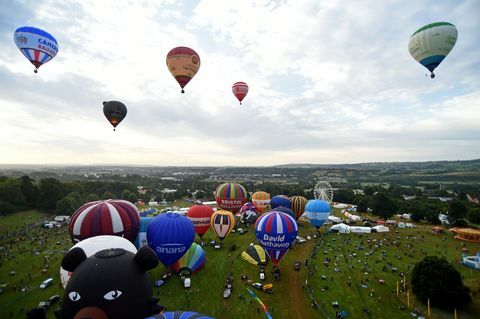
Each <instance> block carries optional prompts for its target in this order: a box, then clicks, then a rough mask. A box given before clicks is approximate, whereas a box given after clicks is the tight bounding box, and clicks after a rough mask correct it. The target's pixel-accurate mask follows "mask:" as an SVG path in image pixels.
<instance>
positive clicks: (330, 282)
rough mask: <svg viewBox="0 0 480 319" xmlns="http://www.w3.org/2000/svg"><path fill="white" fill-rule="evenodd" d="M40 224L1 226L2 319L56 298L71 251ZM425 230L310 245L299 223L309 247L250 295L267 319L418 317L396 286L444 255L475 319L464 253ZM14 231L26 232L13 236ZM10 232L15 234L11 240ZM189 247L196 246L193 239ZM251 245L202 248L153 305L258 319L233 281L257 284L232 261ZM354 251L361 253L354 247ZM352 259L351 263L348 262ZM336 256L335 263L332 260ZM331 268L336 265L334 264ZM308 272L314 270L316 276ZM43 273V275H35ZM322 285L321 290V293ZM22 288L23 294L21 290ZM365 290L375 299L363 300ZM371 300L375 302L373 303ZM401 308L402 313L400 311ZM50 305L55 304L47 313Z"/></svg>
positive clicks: (479, 276)
mask: <svg viewBox="0 0 480 319" xmlns="http://www.w3.org/2000/svg"><path fill="white" fill-rule="evenodd" d="M29 216H31V217H29ZM43 219H45V216H44V215H42V214H40V213H38V212H35V211H28V212H22V213H18V214H15V215H12V216H8V217H1V219H0V222H1V223H0V225H1V226H0V227H1V228H0V229H1V234H2V239H1V242H0V247H2V248H0V249H1V250H0V252H1V254H2V259H1V267H0V270H1V272H0V284H7V285H6V286H5V287H3V288H1V289H3V293H2V294H0V309H2V312H1V313H2V316H1V317H2V318H4V317H5V318H9V317H10V316H11V317H12V318H23V317H25V312H26V311H27V310H28V309H30V308H32V307H35V306H37V305H38V303H39V302H40V301H42V300H46V299H47V298H48V297H50V296H51V295H54V294H60V295H61V294H62V291H63V289H62V288H61V286H60V279H59V265H60V262H61V258H62V256H63V254H64V252H65V251H66V250H67V249H69V248H70V247H71V246H72V244H71V242H70V238H69V236H68V230H67V227H63V228H60V229H43V228H41V227H40V226H39V225H38V223H39V222H40V221H41V220H43ZM35 223H37V225H35ZM26 224H30V226H26ZM27 229H28V230H27ZM429 229H430V226H428V225H423V226H419V227H418V228H416V229H400V230H398V234H397V233H395V231H392V232H390V233H387V234H385V235H384V234H366V235H357V234H338V235H337V234H325V233H323V232H324V230H325V228H323V229H322V235H321V236H319V237H317V238H313V234H315V233H316V230H315V229H314V228H313V227H311V226H310V225H309V223H307V222H300V223H299V230H300V236H303V237H306V236H307V235H311V236H312V240H310V241H307V242H305V243H303V244H301V245H299V246H297V247H294V248H293V249H291V250H290V251H289V252H288V253H287V254H286V255H285V256H284V258H283V259H282V261H281V263H280V269H281V271H282V273H281V279H280V281H278V282H277V281H273V275H272V274H271V270H272V265H271V264H268V265H267V267H266V274H267V278H266V280H265V282H264V283H267V282H272V283H273V294H268V293H265V292H262V291H258V290H256V291H255V292H256V294H257V296H258V297H259V298H260V299H262V301H263V302H264V303H265V304H266V305H267V307H268V309H269V310H270V312H271V314H272V316H273V318H334V317H335V311H336V310H338V311H340V310H346V311H347V312H348V313H349V314H350V315H349V317H348V318H387V317H388V318H392V319H393V318H410V317H412V316H411V314H410V312H411V311H412V310H413V309H414V308H415V307H418V308H419V309H420V310H421V311H422V314H425V311H426V306H425V305H422V304H419V303H418V302H417V301H416V300H415V298H414V296H413V294H411V295H410V307H407V300H406V293H405V292H402V293H400V295H399V296H398V297H397V296H396V291H395V290H396V282H397V280H398V281H400V280H401V279H402V278H401V277H400V276H399V273H400V272H407V273H408V272H409V269H408V268H409V266H410V267H413V264H414V263H415V262H417V261H419V260H420V259H421V258H423V253H424V252H425V253H426V254H428V255H444V256H445V257H446V258H447V259H448V260H449V261H451V262H453V263H454V264H455V266H456V268H457V269H458V270H459V271H460V272H461V274H462V276H463V277H464V283H465V284H466V285H467V286H469V287H470V288H471V289H472V291H473V292H474V293H475V295H473V294H472V299H473V302H472V304H471V305H470V307H469V308H468V309H466V310H463V311H460V312H459V318H462V319H463V318H472V319H473V318H478V316H476V315H475V314H478V313H480V272H479V271H475V270H471V269H470V268H467V267H464V266H462V265H460V264H459V263H458V261H459V260H460V255H461V251H460V250H461V248H462V247H463V246H462V242H460V241H458V240H456V239H454V238H453V236H452V235H451V234H447V235H445V239H444V240H443V239H442V236H438V235H432V234H430V233H429V232H428V230H429ZM21 230H27V231H25V232H24V233H20V231H21ZM13 231H16V232H17V233H16V234H14V235H12V234H11V232H13ZM413 236H415V239H413ZM422 236H423V238H422ZM407 237H409V238H407ZM214 238H215V235H214V234H213V232H212V231H211V230H210V231H209V232H207V234H205V236H204V241H210V240H212V239H214ZM374 240H376V241H375V242H374ZM196 241H197V242H199V240H198V238H197V240H196ZM369 241H370V243H369ZM380 241H382V246H380ZM393 241H397V242H398V243H400V246H399V247H397V246H396V244H394V245H391V246H388V244H391V243H392V242H393ZM251 242H254V232H253V231H252V229H250V231H249V232H248V233H247V234H244V235H240V234H239V233H231V234H230V235H229V236H228V237H227V238H226V239H225V240H224V242H223V247H222V248H221V249H219V250H217V249H215V248H213V247H211V246H210V245H205V251H206V254H207V262H206V265H205V268H204V269H203V270H201V271H200V272H199V273H197V274H194V275H193V276H192V288H191V289H190V290H188V291H187V290H185V289H184V288H183V287H182V284H181V281H180V278H179V277H178V276H172V278H171V279H170V280H169V281H168V282H167V283H166V284H165V285H164V286H162V287H160V288H154V293H155V295H156V296H158V297H159V298H160V304H162V305H164V306H166V307H167V308H168V309H169V310H180V309H192V310H195V311H198V312H202V313H205V314H209V315H211V316H213V317H215V318H218V319H221V318H265V315H264V314H263V311H261V310H260V312H259V307H258V304H257V303H256V301H255V300H253V298H251V297H250V295H248V292H247V290H246V287H248V285H246V283H245V282H242V280H241V279H240V276H241V275H247V276H248V278H249V279H251V280H253V282H260V281H259V280H258V279H259V278H258V269H257V268H256V267H255V266H253V265H251V264H249V263H247V262H245V261H244V260H243V259H241V258H240V257H239V256H240V253H241V252H242V251H243V249H244V248H246V247H247V246H248V245H249V244H250V243H251ZM233 244H235V245H236V246H237V247H239V248H237V249H236V250H234V251H231V250H230V249H229V248H230V247H231V246H232V245H233ZM360 245H362V246H363V247H364V249H361V248H359V246H360ZM369 245H370V246H369ZM375 245H377V246H378V247H375ZM315 246H318V248H317V249H316V251H317V253H316V255H315V257H314V258H310V256H311V253H312V251H313V250H314V247H315ZM465 247H467V248H468V249H469V251H470V253H471V254H474V253H476V252H477V251H480V245H478V244H471V243H466V244H465ZM412 249H414V251H413V250H412ZM382 250H385V251H386V252H385V256H384V257H382V255H383V254H382ZM354 253H355V254H356V256H355V257H353V254H354ZM365 253H368V254H369V255H365ZM370 253H371V254H370ZM350 254H352V257H350ZM45 256H47V257H45ZM326 257H330V258H331V262H330V265H329V268H328V269H327V268H326V266H325V265H324V261H325V258H326ZM335 257H338V260H336V259H335ZM347 257H348V260H349V262H348V263H347V261H346V258H347ZM306 258H309V265H310V267H311V270H312V274H311V276H308V270H307V268H306V267H305V265H304V262H305V259H306ZM295 260H299V261H301V262H302V267H301V270H300V271H299V272H297V271H294V269H293V263H294V261H295ZM359 260H360V262H359ZM387 261H388V262H390V263H391V266H392V267H396V268H397V269H398V271H397V272H391V270H390V269H388V271H383V270H382V268H383V266H384V264H385V263H386V262H387ZM335 262H337V266H335V265H334V263H335ZM365 262H367V265H365ZM349 266H353V267H354V268H352V267H349ZM364 266H366V268H365V269H363V267H364ZM47 267H48V268H47ZM314 267H317V270H315V268H314ZM334 268H339V271H338V272H335V271H334ZM12 270H14V271H16V274H15V275H10V274H9V273H10V271H12ZM42 271H43V272H45V273H43V274H42ZM166 271H167V269H166V268H165V267H163V266H158V267H157V268H156V269H154V270H153V271H151V276H152V279H158V278H160V277H161V275H162V274H163V273H164V272H166ZM229 272H232V273H233V274H234V278H235V279H234V284H233V287H234V289H233V294H232V296H231V297H230V298H229V299H223V289H224V283H225V277H226V276H227V274H228V273H229ZM365 273H368V274H365ZM322 275H325V276H326V280H323V279H322V277H321V276H322ZM407 276H408V275H407ZM48 277H53V278H54V279H55V284H54V285H53V286H51V287H49V288H47V289H45V290H43V289H40V288H39V285H40V283H41V282H42V281H43V280H45V279H46V278H48ZM348 277H351V278H348ZM375 277H376V278H375ZM30 278H31V279H30ZM307 278H308V280H309V284H310V287H311V289H312V296H313V298H315V300H316V301H317V302H318V304H319V308H318V309H314V308H313V307H312V306H311V300H310V297H309V296H308V294H307V290H306V289H305V288H304V287H303V286H304V285H305V280H306V279H307ZM378 279H383V280H384V281H385V284H384V285H381V284H379V283H378ZM360 280H362V281H364V282H366V283H367V286H368V288H362V287H361V286H360ZM367 280H368V281H367ZM407 280H408V278H407ZM348 281H350V282H351V286H350V287H349V286H348V285H347V282H348ZM326 286H328V290H325V291H322V288H323V289H325V287H326ZM25 287H29V289H27V290H25V291H22V288H25ZM372 289H374V291H375V292H374V295H373V296H370V294H371V293H372ZM378 296H381V300H380V301H379V300H378ZM333 301H338V304H339V307H338V308H337V309H336V308H333V307H332V302H333ZM402 305H403V306H404V307H405V308H406V309H404V310H400V306H402ZM57 306H58V304H57V305H55V306H54V307H52V308H56V307H57ZM364 307H367V308H368V309H369V311H370V312H369V314H364V313H363V311H362V309H363V308H364ZM47 318H54V316H53V311H52V310H51V309H50V310H49V311H48V316H47ZM432 318H453V313H448V312H444V311H440V310H438V309H432Z"/></svg>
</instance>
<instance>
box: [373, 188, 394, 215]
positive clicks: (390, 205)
mask: <svg viewBox="0 0 480 319" xmlns="http://www.w3.org/2000/svg"><path fill="white" fill-rule="evenodd" d="M368 204H369V205H368V206H369V207H370V208H371V209H372V212H373V214H374V215H377V216H380V217H382V218H385V219H387V218H389V217H391V216H393V214H395V212H396V211H397V207H398V206H397V203H396V202H395V200H394V199H393V198H391V197H390V196H389V195H388V194H385V193H383V192H378V193H376V194H375V195H373V196H372V198H371V199H370V201H369V203H368Z"/></svg>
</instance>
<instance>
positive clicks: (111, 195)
mask: <svg viewBox="0 0 480 319" xmlns="http://www.w3.org/2000/svg"><path fill="white" fill-rule="evenodd" d="M116 198H117V195H115V194H114V193H112V192H109V191H106V192H105V193H103V195H102V199H103V200H106V199H116Z"/></svg>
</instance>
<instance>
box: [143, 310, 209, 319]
mask: <svg viewBox="0 0 480 319" xmlns="http://www.w3.org/2000/svg"><path fill="white" fill-rule="evenodd" d="M145 319H215V318H213V317H210V316H206V315H202V314H199V313H196V312H193V311H167V312H164V313H161V314H158V315H155V316H152V317H148V318H145Z"/></svg>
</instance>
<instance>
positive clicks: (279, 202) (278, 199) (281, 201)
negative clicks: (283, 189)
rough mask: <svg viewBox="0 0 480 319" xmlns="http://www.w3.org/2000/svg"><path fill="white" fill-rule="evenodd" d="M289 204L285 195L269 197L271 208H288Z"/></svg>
mask: <svg viewBox="0 0 480 319" xmlns="http://www.w3.org/2000/svg"><path fill="white" fill-rule="evenodd" d="M290 205H291V203H290V199H289V198H288V196H285V195H277V196H273V197H272V198H271V199H270V206H272V208H277V207H278V206H283V207H287V208H290Z"/></svg>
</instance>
